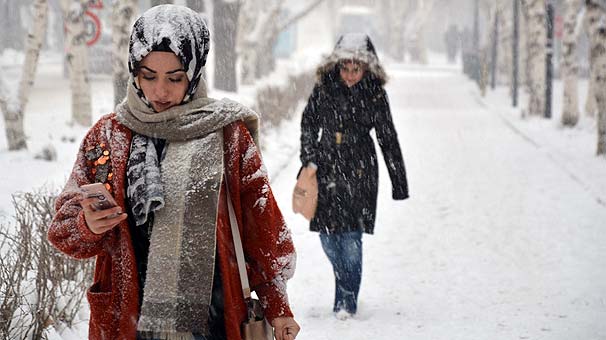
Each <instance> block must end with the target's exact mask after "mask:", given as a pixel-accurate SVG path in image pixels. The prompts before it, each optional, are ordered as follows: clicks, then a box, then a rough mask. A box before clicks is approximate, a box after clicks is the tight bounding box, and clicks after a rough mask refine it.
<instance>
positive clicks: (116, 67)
mask: <svg viewBox="0 0 606 340" xmlns="http://www.w3.org/2000/svg"><path fill="white" fill-rule="evenodd" d="M137 6H138V4H137V1H136V0H114V3H113V5H112V68H113V78H114V79H113V82H114V105H116V104H118V103H119V102H121V101H122V99H124V97H126V85H127V83H128V76H129V72H128V64H127V57H128V43H129V39H130V30H131V27H132V21H133V19H134V16H135V13H136V12H137Z"/></svg>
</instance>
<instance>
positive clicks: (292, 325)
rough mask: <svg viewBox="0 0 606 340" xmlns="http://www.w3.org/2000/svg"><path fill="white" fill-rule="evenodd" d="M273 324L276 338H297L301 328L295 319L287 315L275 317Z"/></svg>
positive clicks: (280, 339)
mask: <svg viewBox="0 0 606 340" xmlns="http://www.w3.org/2000/svg"><path fill="white" fill-rule="evenodd" d="M272 326H274V337H275V338H276V340H295V338H296V337H297V334H299V330H300V329H301V327H299V324H298V323H297V322H296V321H295V319H293V318H291V317H286V316H283V317H279V318H275V319H274V321H273V322H272Z"/></svg>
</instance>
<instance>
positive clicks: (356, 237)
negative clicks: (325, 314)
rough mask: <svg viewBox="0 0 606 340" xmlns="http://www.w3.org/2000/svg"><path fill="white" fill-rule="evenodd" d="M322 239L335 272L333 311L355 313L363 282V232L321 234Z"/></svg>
mask: <svg viewBox="0 0 606 340" xmlns="http://www.w3.org/2000/svg"><path fill="white" fill-rule="evenodd" d="M320 241H321V242H322V248H323V249H324V253H325V254H326V256H327V257H328V259H329V260H330V263H331V264H332V269H333V271H334V274H335V303H334V307H333V311H334V312H335V313H336V312H338V311H339V310H342V309H343V310H346V311H347V312H349V313H351V314H355V313H356V311H357V309H358V293H359V292H360V283H361V282H362V232H361V231H353V232H347V233H341V234H320Z"/></svg>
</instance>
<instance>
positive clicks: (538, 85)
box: [521, 0, 547, 116]
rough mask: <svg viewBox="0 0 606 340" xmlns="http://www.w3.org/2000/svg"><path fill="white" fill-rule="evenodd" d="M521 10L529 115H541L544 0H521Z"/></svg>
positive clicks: (545, 36)
mask: <svg viewBox="0 0 606 340" xmlns="http://www.w3.org/2000/svg"><path fill="white" fill-rule="evenodd" d="M521 3H522V12H523V13H524V14H525V16H526V30H527V31H526V38H527V41H526V44H527V45H526V46H527V53H528V55H527V57H528V72H527V76H528V77H529V79H528V84H529V88H528V92H529V93H528V94H529V98H528V106H527V107H526V113H528V114H529V115H535V116H543V114H544V113H545V66H546V65H545V58H546V55H547V51H546V47H545V45H546V40H547V25H546V10H545V1H544V0H521Z"/></svg>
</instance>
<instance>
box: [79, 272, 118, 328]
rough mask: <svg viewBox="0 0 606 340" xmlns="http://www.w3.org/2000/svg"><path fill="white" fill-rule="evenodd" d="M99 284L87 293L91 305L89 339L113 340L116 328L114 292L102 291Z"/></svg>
mask: <svg viewBox="0 0 606 340" xmlns="http://www.w3.org/2000/svg"><path fill="white" fill-rule="evenodd" d="M100 287H101V285H100V284H99V282H96V283H94V284H93V285H92V286H91V287H90V288H89V289H88V291H87V292H86V298H87V299H88V303H89V305H90V321H89V339H113V338H114V337H113V334H112V330H115V329H116V328H117V327H114V318H115V315H116V312H115V311H114V303H113V302H114V301H113V298H112V292H111V291H109V292H104V291H101V289H100Z"/></svg>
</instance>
